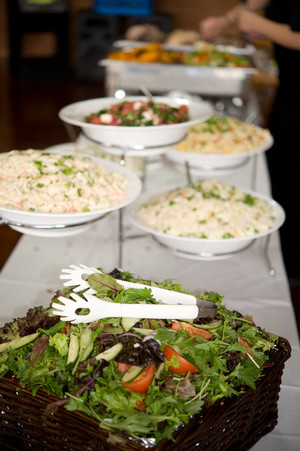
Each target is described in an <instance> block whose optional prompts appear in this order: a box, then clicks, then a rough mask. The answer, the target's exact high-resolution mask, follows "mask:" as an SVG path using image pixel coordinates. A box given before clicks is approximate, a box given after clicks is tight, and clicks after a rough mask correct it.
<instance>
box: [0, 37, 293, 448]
mask: <svg viewBox="0 0 300 451" xmlns="http://www.w3.org/2000/svg"><path fill="white" fill-rule="evenodd" d="M157 49H158V48H157V47H156V50H157ZM152 50H153V46H152ZM159 50H160V51H161V49H159ZM142 52H143V50H142ZM142 52H140V53H141V54H142ZM146 53H147V52H146ZM137 54H138V52H137ZM174 54H175V53H174ZM193 56H196V55H193ZM148 57H149V55H148ZM181 57H182V60H181V62H180V64H182V65H185V64H187V65H189V64H190V62H188V60H187V59H184V56H183V55H181ZM185 57H186V56H185ZM189 57H192V55H191V54H189ZM197 58H199V53H198V54H197ZM214 58H215V59H214V63H213V64H215V65H218V64H219V63H218V61H217V59H216V53H215V50H214ZM189 61H190V60H189ZM203 61H204V60H203ZM228 61H229V59H228ZM192 64H194V63H192ZM195 64H200V63H199V60H198V63H195ZM204 64H211V62H209V63H208V62H207V61H206V62H205V63H204ZM228 64H229V65H232V64H233V60H232V59H230V62H229V63H228ZM234 64H236V65H237V59H236V60H235V62H234ZM59 117H60V119H61V120H62V121H63V122H64V123H65V124H68V125H72V126H77V127H79V128H80V129H81V132H82V134H83V136H84V137H87V138H88V139H89V140H91V141H92V142H97V143H100V144H101V145H103V146H104V151H105V146H107V147H116V148H119V149H121V151H122V152H124V153H125V152H126V149H130V150H132V149H134V150H138V151H139V150H140V149H146V150H147V149H148V150H149V152H150V153H149V154H151V151H152V149H154V150H155V149H160V148H168V150H167V149H165V152H167V155H168V158H169V152H170V155H171V156H170V159H172V152H175V154H178V155H179V154H180V155H183V156H184V157H183V158H184V159H179V163H180V164H181V165H182V166H183V163H184V162H185V159H186V158H189V153H190V154H193V155H196V158H197V157H199V155H200V154H203V155H205V156H207V155H209V156H211V155H213V156H215V154H217V157H218V154H222V155H221V156H222V157H223V156H226V155H238V156H240V155H242V157H243V154H244V153H245V152H248V153H249V154H251V152H253V153H255V152H259V151H264V150H266V149H267V148H268V146H270V145H271V143H272V137H271V136H270V134H269V132H268V131H267V130H262V129H260V128H258V127H254V126H250V125H246V124H243V123H241V122H240V121H238V120H236V119H234V118H229V117H223V118H219V117H216V116H214V115H213V109H212V107H211V105H210V104H209V103H208V102H204V101H201V100H199V101H192V100H191V101H188V102H187V103H186V104H182V103H180V102H179V101H178V99H177V101H176V99H172V98H170V97H154V98H153V99H152V100H147V99H146V98H145V97H141V96H132V97H130V96H129V97H126V98H125V99H124V101H121V102H120V101H119V100H118V99H116V98H115V97H105V98H99V99H90V100H86V101H81V102H76V103H73V104H71V105H67V106H66V107H64V108H62V109H61V110H60V111H59ZM217 138H218V139H217ZM148 150H147V151H148ZM0 158H1V160H0V162H1V165H0V166H1V169H0V171H1V172H0V187H1V196H0V214H1V216H2V218H4V220H5V221H6V222H7V223H8V224H10V226H11V227H13V228H15V229H16V230H18V231H20V232H22V233H29V234H33V235H38V236H46V237H55V236H68V235H70V234H75V233H79V232H83V231H86V230H87V227H88V226H89V224H90V223H91V222H93V221H97V220H99V219H100V218H102V217H104V216H105V215H106V214H108V213H110V212H112V211H119V213H120V214H121V212H122V209H123V208H124V207H126V206H127V207H128V210H127V212H128V213H129V215H128V217H129V218H130V219H131V221H132V222H133V224H134V225H135V226H137V228H139V229H141V230H143V231H144V232H146V234H147V235H150V236H152V237H153V238H154V240H156V241H157V242H158V243H159V244H161V245H162V246H165V247H166V248H167V249H168V250H169V251H171V252H173V253H174V254H175V255H178V256H181V257H185V258H191V259H196V260H213V259H222V258H228V257H230V256H232V255H234V254H235V253H236V252H239V251H241V250H244V249H246V248H248V247H249V246H250V245H251V244H252V243H253V242H254V241H255V240H256V239H257V238H261V237H263V236H267V235H270V234H271V233H273V232H274V231H276V230H277V229H278V228H279V227H280V226H281V225H282V224H283V222H284V219H285V215H284V211H283V209H282V208H281V206H280V205H279V204H277V203H276V202H275V201H274V200H272V199H269V198H266V197H264V196H261V195H259V194H258V193H255V192H253V191H246V190H242V189H240V188H238V187H236V186H233V185H229V184H226V183H224V182H221V181H218V180H211V181H209V180H203V181H199V182H195V183H192V184H189V185H187V186H179V187H178V186H176V187H175V188H172V189H169V190H168V191H166V190H165V191H164V192H161V193H158V194H155V193H153V192H150V193H149V192H148V193H144V194H143V195H141V196H140V192H141V182H140V179H139V177H138V176H137V175H135V174H133V173H132V172H131V171H129V170H128V169H126V167H123V166H121V165H117V164H115V163H113V162H111V161H108V160H105V159H99V158H97V157H92V156H90V157H88V156H84V155H78V154H76V155H75V154H72V153H70V152H65V151H61V152H59V151H58V152H45V151H41V150H33V149H29V150H26V151H12V152H9V153H7V154H4V155H3V156H1V157H0ZM180 158H181V157H180ZM120 224H121V227H122V221H119V226H120ZM120 232H123V231H122V230H119V238H120V235H121V233H120ZM77 269H78V271H79V272H78V274H79V273H80V277H77V276H76V277H75V275H74V273H76V270H77ZM81 269H82V271H81ZM81 269H80V267H77V266H75V265H71V270H70V269H68V270H63V272H64V274H62V275H61V279H67V282H65V283H64V285H65V287H64V288H63V289H59V290H58V291H57V292H56V293H55V294H54V297H53V299H52V301H51V304H50V306H49V307H47V308H43V307H32V308H31V309H30V310H29V311H28V313H27V315H26V316H25V317H23V318H18V319H13V320H12V321H11V322H10V323H7V324H5V325H4V326H3V327H2V328H0V386H1V393H4V396H3V397H1V399H0V409H1V412H2V416H3V418H5V425H4V426H3V427H4V429H3V431H4V432H3V433H4V434H5V436H6V437H8V438H10V437H12V434H14V433H15V432H14V431H15V428H16V423H17V424H18V426H20V427H21V428H22V431H26V433H24V434H23V437H24V438H22V440H23V442H22V446H23V445H24V443H26V445H27V443H28V445H29V446H31V445H32V443H34V442H36V440H38V443H43V446H44V447H45V448H47V447H48V445H49V443H50V441H51V446H52V445H53V444H54V445H53V446H56V447H57V446H58V443H62V441H63V443H64V445H65V446H66V449H67V450H69V449H70V450H71V449H72V450H82V449H87V450H88V449H93V444H95V443H96V442H97V443H100V442H101V446H102V445H103V449H116V450H118V449H120V450H123V451H125V450H143V449H145V448H148V447H152V448H155V449H157V450H162V449H164V450H166V449H169V450H171V449H172V450H176V451H177V450H182V451H183V450H185V449H192V448H193V447H195V446H197V447H199V450H200V449H218V448H219V447H220V446H223V445H224V443H226V449H233V448H236V449H237V448H240V447H241V432H243V434H242V439H243V444H245V443H247V446H252V445H254V444H255V443H256V442H257V440H259V438H260V437H261V436H263V435H264V434H266V433H267V432H269V431H270V430H272V429H273V428H274V426H275V424H276V421H277V398H278V392H279V390H280V378H281V374H282V371H283V368H284V363H285V361H286V360H287V359H288V358H289V356H290V346H289V343H288V342H287V341H286V340H284V339H283V338H280V337H278V336H276V335H274V334H272V333H269V332H267V331H265V330H263V329H261V328H260V327H258V326H257V325H256V324H255V322H254V320H253V318H252V317H251V316H245V315H243V314H241V313H239V312H237V311H231V310H229V309H227V308H226V307H225V306H224V305H223V304H222V296H221V295H219V294H218V293H215V292H202V293H201V294H200V295H199V294H198V295H197V296H196V295H195V296H194V295H192V294H191V293H189V292H188V291H187V290H186V289H185V288H183V287H182V286H181V285H180V284H177V283H174V282H172V281H171V280H170V279H168V280H165V281H162V282H154V281H152V280H144V279H141V278H136V277H135V276H134V275H132V274H131V273H129V272H125V271H123V270H122V269H115V270H114V271H112V272H111V273H109V274H106V273H103V272H102V270H100V269H99V270H98V269H96V268H89V267H86V266H84V265H81ZM72 274H73V275H74V277H73V278H72ZM78 274H77V275H78ZM125 282H126V283H125ZM126 284H127V285H126ZM159 290H162V291H160V292H161V293H163V292H164V293H167V292H168V293H172V294H173V296H175V294H176V298H177V299H178V298H180V302H177V303H178V304H180V307H181V310H186V311H187V305H186V303H185V301H183V300H184V299H185V297H191V298H193V300H194V301H195V303H194V304H193V306H194V307H195V308H196V305H197V312H198V313H199V315H198V316H197V317H195V316H190V317H188V316H184V317H183V316H181V317H180V318H178V317H174V318H173V316H171V314H170V315H169V316H168V315H166V314H165V316H163V317H159V318H157V317H156V316H155V317H154V316H153V315H152V316H151V315H150V314H148V315H147V314H146V313H145V314H144V315H139V317H136V315H137V313H136V312H137V311H141V310H143V312H149V311H150V310H151V309H147V308H146V307H150V306H153V307H155V306H156V307H158V306H157V304H159V307H167V308H168V309H169V311H170V309H171V308H172V307H174V305H170V304H172V303H173V304H176V302H168V301H167V295H166V294H162V295H161V298H159V299H158V298H157V297H156V296H155V295H154V293H155V292H156V293H157V292H159ZM91 296H92V297H91ZM164 296H165V297H164ZM89 302H91V303H90V304H89ZM92 302H93V303H94V306H96V307H97V308H98V311H99V305H98V303H99V304H100V303H101V305H102V306H103V303H105V304H106V303H107V304H108V306H110V307H111V308H112V307H113V306H115V307H116V308H117V310H115V312H116V314H111V315H108V314H105V313H104V312H103V311H101V312H100V318H101V319H98V318H99V317H97V319H93V320H91V321H89V320H88V318H89V315H90V314H91V310H92V307H91V306H92ZM202 302H205V303H207V304H209V305H210V308H211V309H212V310H213V313H212V314H211V313H210V314H206V315H204V314H201V309H200V307H199V309H198V305H200V304H201V303H202ZM198 303H200V304H198ZM115 304H117V305H115ZM125 304H127V305H125ZM201 305H202V304H201ZM124 306H125V307H128V310H127V311H129V310H130V314H128V315H127V316H126V317H125V315H123V317H122V315H121V314H120V311H122V309H123V307H124ZM68 307H70V308H71V307H72V308H73V310H74V309H75V310H76V314H75V319H74V317H72V318H71V317H70V316H68V315H67V313H66V314H64V309H65V311H67V309H68ZM72 308H71V310H72ZM100 310H101V309H100ZM212 310H210V312H211V311H212ZM123 311H124V309H123ZM151 311H152V310H151ZM172 311H174V310H172ZM73 313H74V312H73ZM191 318H193V319H191ZM270 385H271V386H272V389H270V388H268V390H267V389H266V387H270ZM274 399H275V401H274ZM18 402H21V407H20V406H16V404H17V403H18ZM25 406H26V407H25ZM62 411H63V413H62ZM11 412H13V413H14V415H13V416H11ZM16 412H17V413H16ZM242 412H243V415H244V418H245V415H247V414H245V412H248V413H249V418H247V421H243V422H241V420H240V418H241V417H242V415H241V413H242ZM257 412H259V421H257V420H256V419H255V418H256V417H257V414H256V413H257ZM270 412H271V413H270ZM28 417H30V422H28V421H27V418H28ZM250 417H251V418H250ZM41 418H42V421H41ZM49 418H50V420H49ZM264 419H265V422H266V423H267V424H268V427H267V428H266V427H265V425H264V424H263V420H264ZM29 423H30V424H29ZM37 424H39V427H38V431H39V437H38V439H37V438H36V433H37V432H36V430H37ZM50 424H51V425H50ZM53 424H54V428H53V427H52V426H53ZM74 425H76V428H74ZM220 427H221V429H222V433H221V434H220ZM87 431H89V433H88V434H87ZM227 431H229V432H227ZM202 444H204V445H205V446H204V447H203V446H202ZM207 444H209V445H207ZM207 446H210V448H209V447H208V448H207Z"/></svg>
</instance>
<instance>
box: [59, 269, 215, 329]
mask: <svg viewBox="0 0 300 451" xmlns="http://www.w3.org/2000/svg"><path fill="white" fill-rule="evenodd" d="M70 268H71V269H64V270H62V272H64V273H68V274H69V275H67V274H63V275H61V278H62V279H70V280H69V281H67V282H65V283H64V285H65V286H75V285H77V287H76V288H74V290H73V291H74V293H71V294H70V296H71V298H72V299H69V298H66V297H64V296H59V298H58V300H59V301H60V302H61V304H58V303H55V302H53V303H52V307H53V309H56V310H53V314H55V315H59V316H60V317H61V319H62V320H64V321H70V322H72V323H73V324H78V323H88V322H92V321H96V320H99V319H102V318H108V317H122V318H152V319H195V318H199V317H206V316H214V315H215V313H216V310H217V306H216V305H215V304H213V303H212V302H208V301H204V300H200V299H197V298H196V297H195V296H192V295H189V294H186V293H179V292H176V291H170V290H166V289H163V288H158V287H151V286H149V285H144V284H139V283H134V282H127V281H123V280H119V279H115V280H116V282H117V283H119V284H120V285H122V286H123V287H124V288H125V289H127V288H136V289H144V288H148V289H149V290H150V291H151V293H152V295H153V297H154V298H155V300H156V301H157V302H158V304H126V303H116V302H109V301H106V300H103V299H101V298H99V297H96V296H94V294H95V293H96V292H95V290H93V289H92V288H91V287H90V285H89V284H88V282H87V281H86V280H84V279H83V276H84V275H86V274H89V275H91V274H95V273H100V274H103V273H101V272H100V271H99V270H97V269H96V268H91V267H88V266H85V265H80V266H75V265H71V266H70ZM84 289H87V291H86V292H84V293H83V296H84V298H83V297H81V296H79V295H78V294H75V291H82V290H84ZM82 308H84V309H87V310H88V312H87V313H86V314H77V313H76V311H77V310H78V309H82Z"/></svg>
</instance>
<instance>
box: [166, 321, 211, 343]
mask: <svg viewBox="0 0 300 451" xmlns="http://www.w3.org/2000/svg"><path fill="white" fill-rule="evenodd" d="M172 329H173V330H177V331H180V330H182V329H185V330H186V331H187V334H188V336H190V335H201V337H204V338H205V339H206V340H209V339H210V338H211V337H212V334H211V333H210V332H209V331H208V330H206V329H200V328H199V327H194V326H192V325H191V324H189V323H185V322H183V321H180V322H178V321H174V322H173V323H172Z"/></svg>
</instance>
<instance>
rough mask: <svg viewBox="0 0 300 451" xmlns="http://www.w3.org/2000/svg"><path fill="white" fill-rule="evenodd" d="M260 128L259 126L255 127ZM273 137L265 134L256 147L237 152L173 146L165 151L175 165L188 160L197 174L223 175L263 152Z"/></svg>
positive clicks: (269, 145)
mask: <svg viewBox="0 0 300 451" xmlns="http://www.w3.org/2000/svg"><path fill="white" fill-rule="evenodd" d="M257 128H260V127H257ZM273 142H274V140H273V137H272V136H271V135H267V136H266V139H265V141H264V142H263V143H262V145H261V146H259V147H258V148H256V149H253V150H249V151H245V152H238V153H226V154H225V153H223V154H222V153H207V154H206V153H197V152H183V151H180V150H176V149H174V148H169V149H167V151H166V157H167V158H168V160H170V161H171V162H172V163H174V164H175V166H176V165H178V166H179V165H185V163H186V162H188V164H189V166H190V167H191V168H192V169H194V170H196V172H198V175H203V176H205V175H210V176H216V175H218V174H219V175H221V174H222V175H224V174H225V173H226V174H227V173H230V172H232V171H233V170H235V169H238V168H239V167H241V166H243V165H244V164H245V163H247V161H248V160H249V158H250V157H252V156H254V155H258V154H260V153H263V152H265V151H266V150H268V149H269V148H270V147H272V145H273Z"/></svg>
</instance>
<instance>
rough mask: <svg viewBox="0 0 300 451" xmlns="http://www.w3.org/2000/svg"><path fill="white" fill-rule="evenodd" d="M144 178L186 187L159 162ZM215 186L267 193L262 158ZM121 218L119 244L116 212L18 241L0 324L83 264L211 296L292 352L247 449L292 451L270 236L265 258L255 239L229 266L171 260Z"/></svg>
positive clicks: (283, 323)
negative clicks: (69, 230)
mask: <svg viewBox="0 0 300 451" xmlns="http://www.w3.org/2000/svg"><path fill="white" fill-rule="evenodd" d="M146 171H147V174H146V178H145V183H144V189H145V190H151V189H153V188H154V187H155V188H160V187H164V186H167V185H174V184H177V185H179V184H185V183H186V174H185V173H184V171H182V172H177V171H175V170H174V169H173V168H172V167H171V166H170V165H169V164H168V163H167V162H166V161H165V160H164V159H162V160H159V161H158V162H155V163H149V164H148V165H147V167H146ZM222 180H224V181H226V182H230V183H233V184H236V185H238V186H240V187H242V188H250V189H255V190H256V191H258V192H259V193H262V194H265V195H269V193H270V186H269V179H268V173H267V167H266V161H265V156H264V154H262V155H259V156H258V157H257V159H254V158H253V159H251V160H250V161H249V162H247V163H246V164H245V166H243V167H242V168H240V169H238V170H237V171H235V172H234V173H233V174H230V175H226V176H223V177H222ZM253 185H255V186H253ZM122 217H123V228H122V231H123V234H124V240H123V241H119V232H120V213H119V212H117V211H116V212H113V213H112V214H110V215H108V216H107V217H106V218H104V219H102V220H100V221H99V222H96V223H94V224H93V225H92V226H91V227H90V229H89V231H88V232H87V233H83V234H79V235H76V236H72V237H60V238H45V237H36V236H29V235H24V236H23V237H22V238H21V239H20V240H19V243H18V245H17V246H16V248H15V250H14V251H13V253H12V254H11V256H10V258H9V259H8V261H7V263H6V265H5V266H4V268H3V270H2V272H1V275H0V289H1V295H2V296H1V298H2V309H1V313H0V323H1V324H2V323H4V322H7V321H10V320H11V319H12V318H14V317H17V316H22V315H23V314H25V312H26V311H27V309H28V308H29V307H32V306H37V305H44V306H47V305H48V304H49V302H50V300H51V298H52V295H53V293H54V292H55V291H56V290H57V289H58V288H61V287H62V282H61V281H60V279H59V276H60V273H61V269H62V268H67V267H69V265H71V264H75V265H79V264H86V265H88V266H94V267H101V268H103V270H104V271H111V270H112V269H113V268H114V267H117V266H118V265H119V263H120V256H121V264H122V268H123V269H124V270H126V271H130V272H132V273H134V274H136V275H141V276H143V277H144V278H146V279H153V280H163V279H167V278H171V279H174V280H176V281H177V282H178V283H181V284H182V285H183V286H184V287H185V288H186V289H188V290H190V291H191V292H194V293H197V292H202V291H205V290H208V291H217V292H218V293H220V294H221V295H223V296H224V301H223V302H224V304H225V305H226V306H228V307H229V308H230V309H236V310H238V311H240V312H242V313H245V314H250V315H252V316H253V318H254V320H255V322H256V324H257V325H260V326H261V327H263V328H265V329H266V330H267V331H270V332H272V333H275V334H277V335H279V336H281V337H284V338H286V339H288V340H289V342H290V344H291V346H292V349H293V351H292V356H291V358H290V359H289V360H288V361H287V364H286V367H285V370H284V374H283V380H282V386H281V391H280V398H279V419H278V425H277V426H276V428H275V429H274V430H273V431H272V432H271V433H270V434H269V435H267V436H266V437H264V438H263V439H261V440H260V441H259V442H258V443H257V444H256V445H255V446H254V448H253V449H254V450H256V451H258V450H262V451H266V450H270V449H272V450H274V451H281V450H282V449H285V450H286V451H288V450H296V449H300V430H299V417H300V381H299V374H300V358H299V357H300V349H299V336H298V333H297V327H296V321H295V316H294V312H293V307H292V303H291V299H290V294H289V287H288V282H287V277H286V273H285V269H284V265H283V260H282V256H281V251H280V243H279V236H278V233H277V232H276V233H274V234H273V235H272V236H271V239H270V242H269V248H268V252H267V253H266V241H265V239H264V238H260V239H259V240H257V241H255V243H254V244H253V245H252V246H251V247H250V248H249V249H247V250H244V251H242V252H240V253H238V254H236V255H234V256H231V257H230V258H227V259H223V260H212V261H201V260H199V261H197V260H189V259H187V258H182V257H178V256H174V255H173V254H171V253H169V252H168V250H166V249H165V248H162V247H161V246H160V245H159V244H158V243H156V242H155V241H153V240H152V238H150V237H149V236H145V235H141V234H140V232H139V231H137V230H136V229H135V228H134V227H133V226H132V225H131V224H130V221H129V220H128V217H127V216H126V211H125V212H124V211H123V213H122ZM137 235H138V236H137ZM271 274H273V275H271Z"/></svg>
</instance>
